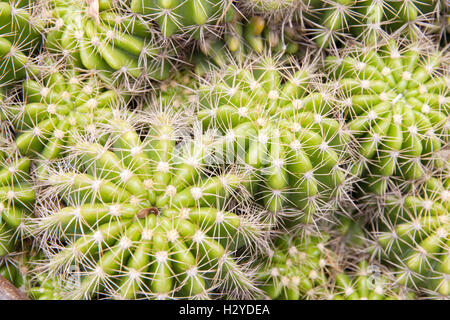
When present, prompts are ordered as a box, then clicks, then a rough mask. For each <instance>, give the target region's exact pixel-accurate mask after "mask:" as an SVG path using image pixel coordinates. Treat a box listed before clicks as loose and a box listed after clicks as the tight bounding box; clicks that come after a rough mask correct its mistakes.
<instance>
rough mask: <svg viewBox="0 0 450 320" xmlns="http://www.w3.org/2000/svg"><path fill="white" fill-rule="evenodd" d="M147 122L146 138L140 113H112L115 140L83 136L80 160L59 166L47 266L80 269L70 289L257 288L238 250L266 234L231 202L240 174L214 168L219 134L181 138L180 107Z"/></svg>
mask: <svg viewBox="0 0 450 320" xmlns="http://www.w3.org/2000/svg"><path fill="white" fill-rule="evenodd" d="M138 118H142V115H140V116H138ZM144 122H145V123H148V122H150V123H151V125H150V127H149V128H148V129H147V130H148V132H147V134H146V135H145V137H143V139H142V140H141V138H140V136H139V134H138V133H137V132H136V130H135V125H134V122H133V121H131V120H130V119H128V120H127V119H123V118H120V117H118V118H116V119H114V120H111V121H110V122H109V123H108V125H107V126H105V128H104V130H105V134H106V135H107V136H108V140H107V141H106V142H105V143H103V144H100V143H99V142H98V141H96V140H89V139H84V138H82V137H81V138H79V141H78V142H77V144H76V145H75V146H73V147H72V149H71V154H72V155H73V156H72V157H71V158H70V160H71V161H68V160H63V163H62V165H61V166H58V165H54V166H53V170H52V169H51V168H50V169H49V170H50V172H51V174H49V175H48V179H46V181H44V182H43V185H42V186H43V187H45V189H44V191H43V194H42V199H44V200H43V202H42V203H43V205H42V208H41V209H40V212H41V215H42V217H41V218H40V219H39V221H38V222H37V226H36V228H37V230H38V231H39V234H40V235H41V236H43V238H42V239H44V240H43V243H45V242H48V243H49V245H48V247H47V248H44V250H45V252H47V253H48V256H49V258H48V260H47V261H44V262H43V264H42V267H43V268H44V269H46V270H47V272H49V274H52V275H56V276H57V277H58V278H59V277H61V279H65V277H67V276H68V275H72V276H74V277H80V284H79V286H77V287H76V288H75V289H74V290H72V291H71V292H69V293H68V294H66V295H64V297H65V298H99V297H114V298H122V299H124V298H125V299H130V298H157V299H163V298H211V297H213V296H215V295H218V296H220V295H221V294H229V295H233V296H241V297H242V296H251V295H252V294H253V291H254V290H256V289H255V288H254V287H253V284H252V271H251V269H249V268H248V267H247V264H245V263H240V261H241V260H242V258H240V257H239V256H236V255H235V252H236V250H237V249H238V248H241V247H243V246H244V245H248V246H254V245H255V244H256V243H258V242H259V241H262V240H261V239H262V229H261V228H262V227H261V225H260V224H259V223H258V222H257V221H256V220H255V217H251V216H250V217H248V215H245V214H244V215H236V214H234V213H232V212H230V211H227V210H226V209H227V204H229V200H227V199H230V197H232V195H233V193H234V190H236V188H237V187H238V186H239V184H240V181H239V177H238V176H237V175H235V174H233V173H226V172H225V173H221V174H219V175H208V174H207V171H206V170H205V161H206V158H207V157H208V149H209V148H210V142H209V140H210V139H209V138H208V137H207V136H197V137H196V138H195V139H192V140H186V139H184V143H181V144H177V145H176V141H177V140H178V139H182V135H181V131H179V129H177V128H176V126H174V122H173V116H168V115H158V116H156V117H155V116H151V117H150V118H145V121H144ZM73 161H75V162H76V164H75V165H74V167H73V168H71V166H68V163H74V162H73ZM55 197H56V198H57V201H56V203H55V205H51V203H52V199H55ZM58 203H61V205H58ZM70 270H72V272H70ZM77 270H78V271H77Z"/></svg>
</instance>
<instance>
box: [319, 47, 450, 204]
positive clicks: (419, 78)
mask: <svg viewBox="0 0 450 320" xmlns="http://www.w3.org/2000/svg"><path fill="white" fill-rule="evenodd" d="M445 61H446V60H445V57H444V56H443V55H442V53H441V52H439V51H433V52H428V53H427V52H422V51H421V48H420V44H419V43H415V44H413V45H409V46H405V47H403V48H402V47H400V45H399V44H398V43H396V42H394V41H391V42H389V43H388V44H387V45H386V46H385V47H382V48H375V49H373V48H369V49H356V50H353V51H351V52H350V54H346V55H344V56H342V57H336V56H329V57H327V59H326V63H327V67H328V71H329V72H330V73H331V74H332V77H333V78H334V79H336V82H337V84H338V86H339V90H340V91H341V98H342V105H344V117H345V118H346V119H347V127H348V129H349V130H350V131H351V132H353V134H354V136H355V138H356V140H357V142H358V153H359V155H360V156H359V157H358V158H359V159H358V160H357V161H356V162H355V164H354V165H353V167H352V169H351V170H352V172H353V173H355V174H356V175H358V176H361V177H363V179H362V180H363V181H362V183H361V185H362V189H363V190H364V191H366V192H367V191H369V192H373V193H375V194H378V195H383V194H384V193H385V192H386V190H387V188H388V187H389V185H390V184H391V183H390V182H391V180H392V179H396V180H398V179H401V180H403V181H405V180H415V179H419V178H421V177H422V176H423V175H424V171H425V170H426V168H429V167H436V166H437V167H439V166H442V161H441V160H440V158H439V156H438V151H439V150H441V149H442V148H443V146H445V144H446V143H448V137H449V136H448V130H449V123H450V121H449V101H450V100H449V95H448V94H449V90H448V89H449V88H448V83H449V82H448V75H446V74H443V73H442V72H441V65H442V64H445Z"/></svg>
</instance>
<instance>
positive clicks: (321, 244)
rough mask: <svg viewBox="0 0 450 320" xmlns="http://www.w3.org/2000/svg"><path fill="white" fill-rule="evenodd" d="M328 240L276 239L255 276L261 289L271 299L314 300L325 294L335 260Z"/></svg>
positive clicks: (282, 237)
mask: <svg viewBox="0 0 450 320" xmlns="http://www.w3.org/2000/svg"><path fill="white" fill-rule="evenodd" d="M328 238H329V237H328V236H327V235H326V234H323V235H321V236H315V235H307V236H304V237H300V236H296V237H290V236H288V235H283V236H280V237H278V238H277V239H275V241H274V245H273V247H272V248H271V249H272V251H271V252H270V254H269V256H268V257H266V258H265V260H264V261H263V262H262V266H261V268H260V271H259V273H258V275H259V277H258V280H259V281H260V287H261V289H262V290H263V291H264V292H265V294H266V295H267V297H269V298H270V299H278V300H299V299H301V300H303V299H317V298H318V297H322V296H323V295H324V294H325V292H326V287H327V285H328V273H329V271H330V270H331V269H332V268H333V265H334V257H333V255H332V252H331V251H330V250H329V249H327V248H326V245H327V241H328Z"/></svg>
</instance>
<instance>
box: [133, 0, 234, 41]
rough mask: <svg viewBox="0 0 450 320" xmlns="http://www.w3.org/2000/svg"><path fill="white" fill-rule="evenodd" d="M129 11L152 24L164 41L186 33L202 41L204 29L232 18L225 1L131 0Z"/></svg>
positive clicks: (232, 10)
mask: <svg viewBox="0 0 450 320" xmlns="http://www.w3.org/2000/svg"><path fill="white" fill-rule="evenodd" d="M130 9H131V11H132V12H134V13H138V14H142V15H143V16H144V17H145V18H149V20H150V21H154V22H156V24H157V25H158V26H159V28H160V30H161V33H162V35H163V36H164V37H166V38H167V37H170V36H172V35H180V34H181V35H184V34H190V35H192V36H193V37H194V38H195V39H203V37H204V35H205V33H206V32H207V31H208V29H213V28H214V27H217V25H218V24H220V23H221V22H223V21H227V20H229V19H232V18H233V17H234V15H235V9H234V7H233V4H232V1H229V0H181V1H175V0H132V1H130Z"/></svg>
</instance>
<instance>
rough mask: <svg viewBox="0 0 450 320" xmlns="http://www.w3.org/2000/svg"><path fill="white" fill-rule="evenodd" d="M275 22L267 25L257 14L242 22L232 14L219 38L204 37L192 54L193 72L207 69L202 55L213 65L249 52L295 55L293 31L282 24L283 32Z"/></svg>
mask: <svg viewBox="0 0 450 320" xmlns="http://www.w3.org/2000/svg"><path fill="white" fill-rule="evenodd" d="M277 27H278V26H277V25H267V23H266V20H265V19H264V18H263V17H261V16H253V17H252V18H251V19H249V21H242V19H241V17H236V18H235V19H233V20H232V21H230V22H228V23H227V24H226V25H225V34H224V37H223V40H222V39H218V38H217V37H216V38H211V37H210V38H207V39H206V40H205V41H204V42H202V44H201V45H200V49H201V50H200V51H201V52H196V53H194V56H193V62H194V65H195V68H196V73H197V74H202V73H203V72H204V71H205V70H206V71H208V69H209V68H208V67H209V66H205V61H204V60H206V59H205V58H208V59H209V60H210V61H211V62H213V63H214V64H215V65H216V66H219V67H223V66H225V65H227V64H228V63H229V61H230V59H237V60H238V61H244V60H245V57H246V56H248V55H251V54H254V55H261V54H267V53H268V52H271V53H272V54H273V55H276V54H285V55H296V54H298V53H300V48H299V46H298V44H297V43H296V42H294V40H293V39H294V38H295V32H294V30H293V29H292V28H289V27H283V32H280V31H279V30H278V29H277Z"/></svg>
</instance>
